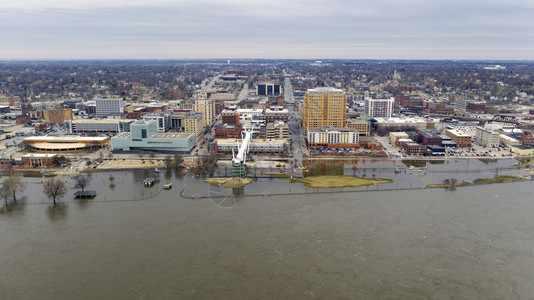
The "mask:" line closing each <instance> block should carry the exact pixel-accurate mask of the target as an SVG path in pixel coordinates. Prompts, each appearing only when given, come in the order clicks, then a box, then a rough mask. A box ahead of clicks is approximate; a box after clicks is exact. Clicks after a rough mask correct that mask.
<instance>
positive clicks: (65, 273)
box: [0, 160, 534, 299]
mask: <svg viewBox="0 0 534 300" xmlns="http://www.w3.org/2000/svg"><path fill="white" fill-rule="evenodd" d="M509 163H510V162H505V161H503V162H498V163H497V164H493V163H491V164H485V163H484V162H480V161H478V160H473V161H471V162H470V163H469V164H470V166H469V171H470V172H474V175H473V174H471V173H465V172H466V169H467V168H466V163H465V162H462V161H458V162H455V161H450V163H448V164H445V165H432V166H429V167H428V170H427V172H428V174H429V175H425V174H424V172H411V171H410V170H406V173H404V170H403V173H402V175H397V176H395V174H394V164H393V163H392V162H384V163H379V164H375V163H370V162H365V163H362V162H357V166H358V170H357V171H356V173H358V174H360V173H362V172H363V170H366V171H367V174H368V176H372V173H373V170H372V169H376V170H375V172H376V174H377V177H385V178H388V176H389V177H390V178H395V183H392V184H389V187H395V185H396V184H398V185H399V187H409V186H410V185H411V184H414V185H415V184H416V183H417V184H419V185H424V184H426V183H439V182H441V181H442V180H443V179H445V178H451V177H453V176H454V177H456V178H458V180H463V179H464V178H469V177H470V178H473V177H475V178H476V177H485V176H490V177H491V176H493V174H494V173H495V168H496V167H498V168H502V169H503V171H502V172H519V171H518V170H517V169H508V167H507V166H509ZM338 164H339V163H337V162H336V163H332V164H327V166H326V167H325V168H324V169H325V170H327V169H329V168H333V169H336V172H339V171H338V170H337V168H339V166H338ZM355 164H356V163H355V162H349V163H347V164H345V165H344V169H345V174H352V172H353V171H352V166H353V165H355ZM489 165H491V167H490V166H489ZM386 167H389V169H390V171H388V170H387V169H386ZM327 172H328V171H327ZM380 172H382V173H380ZM388 172H389V173H388ZM112 174H113V176H114V177H115V180H114V183H115V188H111V187H110V186H109V176H110V174H109V172H105V173H95V174H94V179H93V181H92V182H91V184H90V185H89V187H88V188H87V189H88V190H96V191H98V196H97V197H96V198H95V199H87V200H77V201H76V202H75V203H67V204H59V205H56V206H53V205H51V204H49V203H50V201H48V200H46V199H42V198H41V197H42V196H41V195H42V184H40V183H39V180H40V179H39V178H35V179H32V178H29V179H28V184H27V190H26V191H25V192H24V194H25V195H24V196H26V197H28V199H26V200H25V201H27V202H30V203H35V205H13V206H4V205H2V208H0V237H2V242H1V243H0V253H1V254H2V255H0V262H1V265H2V274H3V275H5V274H8V275H9V276H2V277H1V279H0V284H1V288H0V299H36V298H37V299H80V298H86V299H109V298H119V299H140V298H147V299H169V298H171V299H308V298H315V299H518V298H525V299H528V298H529V297H531V296H532V295H534V286H533V285H532V282H533V281H534V273H532V269H534V254H533V253H532V249H534V219H533V218H532V216H531V214H532V213H531V212H532V211H533V210H534V202H533V201H532V193H533V192H534V186H533V185H532V182H517V183H507V184H493V185H484V186H471V187H462V188H458V189H457V190H456V191H454V192H450V191H446V190H441V189H434V190H403V191H375V192H366V191H363V192H360V193H306V191H308V190H309V189H306V187H303V186H302V185H300V184H291V183H289V181H287V180H280V179H272V180H271V179H267V178H259V179H258V180H256V181H254V182H253V183H252V184H250V185H247V186H245V187H242V188H233V189H225V188H219V187H214V186H211V185H208V184H207V183H205V182H204V181H203V180H202V179H200V178H196V177H192V176H190V175H185V176H181V175H180V176H179V175H178V174H177V173H175V172H172V177H171V178H170V179H167V178H165V179H166V180H168V181H171V182H172V183H173V188H172V189H171V190H162V186H163V184H164V183H165V181H164V180H162V182H161V183H157V184H156V185H155V186H154V187H153V188H145V187H144V186H143V184H142V180H143V179H144V178H146V177H148V176H147V175H150V172H147V171H117V172H112ZM451 174H452V175H451ZM164 175H165V176H166V174H162V175H161V177H162V178H163V177H164ZM397 178H398V179H397ZM136 179H138V180H136ZM32 180H33V181H32ZM68 186H69V187H72V186H73V183H72V181H70V182H69V184H68ZM183 188H186V190H187V193H186V194H187V195H192V194H195V193H196V194H199V195H201V196H203V197H199V198H197V199H194V200H193V199H191V198H184V197H181V196H180V192H181V191H182V189H183ZM361 189H363V190H365V189H366V188H361ZM355 190H356V189H355ZM295 191H296V192H300V193H301V194H298V195H295V194H291V193H292V192H295ZM74 192H75V190H70V191H69V194H68V195H66V196H65V198H64V202H73V201H74V198H73V193H74ZM150 193H153V194H154V196H153V197H152V198H147V199H146V200H139V199H140V198H141V195H142V194H145V195H146V194H150ZM251 194H255V195H257V196H254V197H247V196H246V195H251ZM28 195H31V196H28ZM210 195H211V196H212V197H205V198H204V196H210ZM245 199H246V201H244V200H245ZM107 200H109V201H107ZM123 200H124V201H123ZM19 201H22V199H21V200H19ZM47 201H48V202H47ZM42 203H46V204H42ZM214 205H217V207H221V208H228V207H231V208H233V209H217V208H216V207H214ZM17 211H23V213H20V214H17V213H16V212H17ZM58 225H60V226H58ZM81 282H83V284H81Z"/></svg>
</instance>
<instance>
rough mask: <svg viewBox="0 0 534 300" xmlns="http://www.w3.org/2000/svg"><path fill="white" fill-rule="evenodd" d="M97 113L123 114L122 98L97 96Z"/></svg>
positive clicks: (106, 114)
mask: <svg viewBox="0 0 534 300" xmlns="http://www.w3.org/2000/svg"><path fill="white" fill-rule="evenodd" d="M95 105H96V111H95V113H96V115H97V116H109V115H122V114H123V113H124V107H123V99H122V98H97V99H95Z"/></svg>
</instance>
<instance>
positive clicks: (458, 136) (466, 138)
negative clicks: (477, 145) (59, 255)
mask: <svg viewBox="0 0 534 300" xmlns="http://www.w3.org/2000/svg"><path fill="white" fill-rule="evenodd" d="M445 135H447V136H449V137H450V138H451V139H452V141H453V142H455V143H456V145H457V146H458V147H468V148H470V147H471V135H469V134H467V133H464V132H462V131H459V130H456V129H446V130H445Z"/></svg>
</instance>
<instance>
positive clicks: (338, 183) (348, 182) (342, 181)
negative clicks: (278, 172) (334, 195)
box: [289, 175, 393, 189]
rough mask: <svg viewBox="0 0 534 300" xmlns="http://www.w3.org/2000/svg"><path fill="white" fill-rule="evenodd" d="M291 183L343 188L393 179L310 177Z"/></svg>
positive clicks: (296, 179) (387, 181)
mask: <svg viewBox="0 0 534 300" xmlns="http://www.w3.org/2000/svg"><path fill="white" fill-rule="evenodd" d="M289 180H291V182H300V183H302V184H304V185H305V186H308V187H311V188H314V189H315V188H343V187H358V186H368V185H375V184H380V183H391V182H393V180H391V179H381V178H363V177H356V176H349V175H343V176H341V175H339V176H310V177H304V178H291V179H289Z"/></svg>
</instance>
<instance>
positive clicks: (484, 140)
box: [476, 127, 500, 148]
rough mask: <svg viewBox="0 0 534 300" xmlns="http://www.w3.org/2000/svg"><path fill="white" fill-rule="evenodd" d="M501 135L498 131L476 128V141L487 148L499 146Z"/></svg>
mask: <svg viewBox="0 0 534 300" xmlns="http://www.w3.org/2000/svg"><path fill="white" fill-rule="evenodd" d="M499 137H500V134H499V133H498V132H496V131H492V130H488V129H484V128H480V127H479V128H477V129H476V141H477V143H478V144H479V145H481V146H484V147H486V148H496V147H499Z"/></svg>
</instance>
